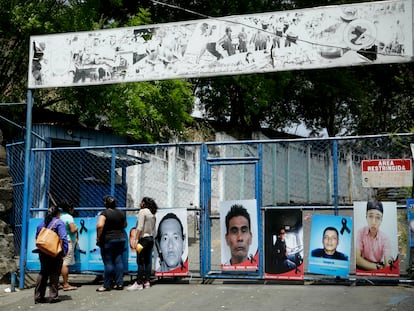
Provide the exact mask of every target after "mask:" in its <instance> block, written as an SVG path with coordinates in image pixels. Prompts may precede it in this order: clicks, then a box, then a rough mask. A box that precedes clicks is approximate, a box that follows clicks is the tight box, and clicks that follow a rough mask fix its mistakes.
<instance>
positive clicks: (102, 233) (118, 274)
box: [96, 195, 127, 292]
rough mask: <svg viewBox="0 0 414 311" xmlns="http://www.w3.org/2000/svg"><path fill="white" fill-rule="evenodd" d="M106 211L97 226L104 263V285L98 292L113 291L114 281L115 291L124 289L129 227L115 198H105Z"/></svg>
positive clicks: (97, 238) (98, 242) (98, 240)
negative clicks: (125, 253)
mask: <svg viewBox="0 0 414 311" xmlns="http://www.w3.org/2000/svg"><path fill="white" fill-rule="evenodd" d="M103 203H104V206H105V210H104V211H102V212H101V213H100V215H99V216H98V223H97V224H96V244H97V245H98V246H99V247H100V248H101V256H102V261H103V263H104V284H103V286H101V287H99V288H97V289H96V291H97V292H105V291H109V290H111V283H112V279H114V280H115V286H114V289H119V290H121V289H123V287H124V265H123V260H122V258H123V252H124V250H125V243H126V238H125V232H124V228H125V227H126V226H127V222H126V217H125V214H124V213H123V212H121V211H120V210H119V209H117V208H116V201H115V198H114V197H112V196H110V195H107V196H105V197H104V198H103Z"/></svg>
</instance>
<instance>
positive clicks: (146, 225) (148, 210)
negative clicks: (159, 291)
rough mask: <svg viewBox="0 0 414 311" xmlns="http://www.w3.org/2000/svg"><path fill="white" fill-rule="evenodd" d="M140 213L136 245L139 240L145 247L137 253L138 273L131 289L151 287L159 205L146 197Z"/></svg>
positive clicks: (142, 202)
mask: <svg viewBox="0 0 414 311" xmlns="http://www.w3.org/2000/svg"><path fill="white" fill-rule="evenodd" d="M140 207H141V209H140V210H139V213H138V216H137V217H138V219H137V225H136V234H135V241H134V245H137V243H138V242H139V243H140V244H141V245H142V246H143V249H142V250H141V252H140V253H139V254H137V264H138V274H137V280H136V282H135V283H134V284H132V285H131V286H130V287H128V290H129V291H134V290H141V289H143V288H149V287H150V286H151V285H150V278H151V252H152V248H153V246H154V230H155V220H156V219H155V213H156V212H157V209H158V206H157V204H156V203H155V201H154V200H153V199H151V198H149V197H144V198H143V199H142V201H141V204H140Z"/></svg>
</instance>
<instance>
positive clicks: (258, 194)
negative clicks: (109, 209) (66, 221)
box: [7, 134, 414, 277]
mask: <svg viewBox="0 0 414 311" xmlns="http://www.w3.org/2000/svg"><path fill="white" fill-rule="evenodd" d="M413 143H414V135H413V134H400V135H375V136H366V137H352V138H334V139H292V140H258V141H248V142H234V141H233V142H215V143H204V144H201V143H187V144H186V143H183V144H156V145H127V146H104V147H79V148H35V149H32V151H31V172H30V176H31V178H30V185H29V189H30V190H29V196H30V198H29V199H28V202H29V207H28V209H27V212H28V213H29V218H33V217H40V216H41V215H42V213H43V211H44V210H45V209H46V208H47V207H48V204H49V203H48V202H49V197H50V196H52V197H53V198H55V200H62V199H65V200H68V201H71V202H73V203H74V205H75V207H76V212H77V213H78V216H79V217H95V216H96V215H97V213H98V212H99V211H101V210H102V197H103V196H104V195H106V194H111V195H113V196H115V198H116V199H117V202H118V206H119V207H120V208H121V209H125V211H126V213H127V215H133V214H135V213H136V212H137V210H138V208H139V202H140V200H141V199H142V197H144V196H149V197H153V198H154V199H155V200H156V202H157V203H158V205H159V206H160V208H187V211H188V213H187V214H188V217H187V220H188V246H189V252H188V254H189V268H190V271H191V272H194V273H200V272H201V274H202V275H204V273H208V272H209V271H211V270H215V269H219V265H220V256H221V254H220V246H221V243H223V242H222V241H223V239H222V237H221V233H220V231H219V230H220V226H219V220H220V217H219V203H220V202H222V201H227V200H244V199H256V200H257V201H258V204H259V206H260V208H261V209H264V208H271V207H294V208H300V209H302V210H303V211H304V214H305V212H306V213H310V214H312V213H318V212H319V211H322V210H324V212H326V213H332V214H334V213H335V214H341V213H342V209H343V210H344V211H345V210H349V209H352V204H353V202H354V201H366V200H369V199H372V198H375V197H376V198H379V199H381V200H385V201H396V202H397V204H398V206H399V214H401V213H400V211H404V210H403V207H404V206H405V200H406V199H407V198H410V197H412V188H393V189H389V188H385V189H373V188H364V187H362V172H361V160H369V159H389V158H402V159H411V158H412V154H411V150H410V144H413ZM7 152H8V157H9V167H10V171H11V173H12V177H13V182H14V190H15V192H14V195H15V201H14V204H15V208H14V211H15V214H14V215H15V235H17V239H16V241H23V243H24V241H25V237H21V236H20V237H19V232H21V230H20V229H19V228H20V226H22V225H25V224H22V215H23V213H24V212H25V211H24V207H23V206H22V202H23V199H22V196H23V192H22V190H21V189H22V188H21V187H22V181H23V167H22V165H23V159H24V149H23V145H21V144H16V145H9V146H7ZM259 215H260V216H259V218H260V217H263V215H262V213H259ZM260 224H261V222H260ZM407 227H408V226H407V223H406V218H404V217H399V236H400V249H401V251H402V253H407V252H406V251H404V250H407V247H406V245H407V240H406V239H405V240H403V239H404V237H406V236H407V233H406V230H407ZM262 230H263V228H259V232H261V233H262ZM304 232H305V235H306V230H305V231H304ZM16 233H17V234H16ZM306 239H307V237H306V236H305V238H304V242H305V245H306V241H307V240H306ZM23 245H24V244H23ZM19 246H20V244H18V243H17V248H18V247H19ZM305 252H306V250H305ZM206 262H207V265H206V264H205V263H206ZM200 267H204V268H200ZM407 268H408V262H407V263H406V265H401V271H402V272H403V273H406V271H407ZM204 270H205V271H204ZM259 277H260V276H259Z"/></svg>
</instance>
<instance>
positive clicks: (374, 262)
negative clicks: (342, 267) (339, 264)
mask: <svg viewBox="0 0 414 311" xmlns="http://www.w3.org/2000/svg"><path fill="white" fill-rule="evenodd" d="M371 207H372V209H371ZM381 211H382V213H381ZM368 212H369V213H368ZM373 213H376V214H373ZM371 214H372V215H373V217H371V216H370V215H371ZM381 214H382V215H381ZM374 216H375V217H374ZM371 219H372V220H371ZM354 230H355V234H354V247H355V257H356V260H355V263H356V269H355V274H356V275H362V276H387V277H394V276H395V277H398V276H399V275H400V267H399V260H398V227H397V204H396V202H374V201H370V202H367V201H360V202H354ZM372 235H375V237H372Z"/></svg>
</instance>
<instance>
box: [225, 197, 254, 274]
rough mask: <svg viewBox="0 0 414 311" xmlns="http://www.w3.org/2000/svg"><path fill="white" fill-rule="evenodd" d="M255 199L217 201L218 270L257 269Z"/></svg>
mask: <svg viewBox="0 0 414 311" xmlns="http://www.w3.org/2000/svg"><path fill="white" fill-rule="evenodd" d="M257 227H258V226H257V203H256V200H237V201H222V202H220V232H221V234H220V235H221V268H222V270H235V269H237V270H238V271H240V270H257V269H258V264H259V263H258V232H257Z"/></svg>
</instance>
